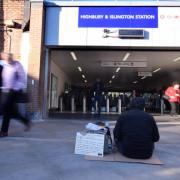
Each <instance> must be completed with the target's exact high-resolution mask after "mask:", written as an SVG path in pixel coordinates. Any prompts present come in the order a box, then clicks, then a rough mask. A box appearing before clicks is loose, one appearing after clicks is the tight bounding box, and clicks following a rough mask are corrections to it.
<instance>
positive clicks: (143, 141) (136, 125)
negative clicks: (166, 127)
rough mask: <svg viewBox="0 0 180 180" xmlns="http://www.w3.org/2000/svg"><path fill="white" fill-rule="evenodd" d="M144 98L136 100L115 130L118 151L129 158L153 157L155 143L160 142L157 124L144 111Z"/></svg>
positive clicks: (121, 117) (120, 118) (117, 123)
mask: <svg viewBox="0 0 180 180" xmlns="http://www.w3.org/2000/svg"><path fill="white" fill-rule="evenodd" d="M144 106H145V102H144V99H143V98H135V99H133V100H132V102H131V103H130V110H129V111H127V112H125V113H123V114H121V115H120V116H119V119H118V120H117V122H116V126H115V128H114V139H115V142H116V144H117V146H118V149H120V151H121V152H122V154H124V155H125V156H127V157H129V158H135V159H147V158H150V157H151V156H152V153H153V149H154V142H157V141H158V140H159V131H158V128H157V125H156V122H155V120H154V118H153V116H151V115H150V114H148V113H146V112H144V111H143V109H144Z"/></svg>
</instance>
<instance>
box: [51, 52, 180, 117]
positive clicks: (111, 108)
mask: <svg viewBox="0 0 180 180" xmlns="http://www.w3.org/2000/svg"><path fill="white" fill-rule="evenodd" d="M97 80H100V81H101V83H102V85H103V88H104V89H103V92H102V100H101V113H102V114H116V115H117V114H120V113H121V112H123V111H125V110H126V109H127V108H128V104H129V102H130V100H131V99H132V98H133V97H135V96H142V97H144V99H145V102H146V108H145V110H146V111H147V112H150V113H154V114H162V113H168V112H169V108H170V107H169V104H168V102H165V101H163V105H162V101H161V100H162V96H163V93H164V91H165V89H166V88H167V87H168V86H170V85H171V84H172V83H173V82H174V81H176V82H179V81H180V53H179V51H178V50H142V49H141V50H140V49H138V50H137V49H136V50H126V49H124V50H119V49H116V50H110V49H98V50H97V49H96V50H93V49H88V50H87V49H65V50H63V49H51V50H50V55H49V82H48V84H49V85H48V87H49V90H48V92H49V95H48V97H49V99H48V110H49V112H50V113H51V114H52V113H58V114H64V113H67V114H69V113H71V114H72V113H74V114H77V113H78V114H95V113H96V108H97V103H96V102H93V101H94V98H93V97H94V92H93V91H94V89H93V87H94V84H95V82H96V81H97ZM94 103H95V105H94Z"/></svg>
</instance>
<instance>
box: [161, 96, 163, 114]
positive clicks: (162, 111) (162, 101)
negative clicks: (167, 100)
mask: <svg viewBox="0 0 180 180" xmlns="http://www.w3.org/2000/svg"><path fill="white" fill-rule="evenodd" d="M163 114H164V100H163V98H162V99H161V115H163Z"/></svg>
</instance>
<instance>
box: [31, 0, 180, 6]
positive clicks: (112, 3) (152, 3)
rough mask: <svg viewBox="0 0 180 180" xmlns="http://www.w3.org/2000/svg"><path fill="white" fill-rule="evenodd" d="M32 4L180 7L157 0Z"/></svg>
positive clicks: (47, 0) (58, 0)
mask: <svg viewBox="0 0 180 180" xmlns="http://www.w3.org/2000/svg"><path fill="white" fill-rule="evenodd" d="M30 1H31V2H33V3H36V2H44V3H45V6H61V7H63V6H69V7H70V6H165V7H168V6H169V7H171V6H172V7H177V6H180V1H179V0H175V1H173V0H171V1H170V0H167V1H166V0H165V1H163V0H162V1H161V0H157V1H140V0H139V1H138V0H137V1H125V0H124V1H117V0H110V1H98V0H97V1H94V0H93V1H91V0H89V1H86V0H66V1H65V0H30Z"/></svg>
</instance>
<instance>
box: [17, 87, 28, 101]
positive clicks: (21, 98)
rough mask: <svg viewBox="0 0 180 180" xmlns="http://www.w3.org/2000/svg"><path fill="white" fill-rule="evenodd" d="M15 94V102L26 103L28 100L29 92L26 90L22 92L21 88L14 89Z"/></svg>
mask: <svg viewBox="0 0 180 180" xmlns="http://www.w3.org/2000/svg"><path fill="white" fill-rule="evenodd" d="M14 95H15V102H16V103H28V102H29V99H30V98H29V94H28V93H27V92H24V91H22V90H20V91H14Z"/></svg>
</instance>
